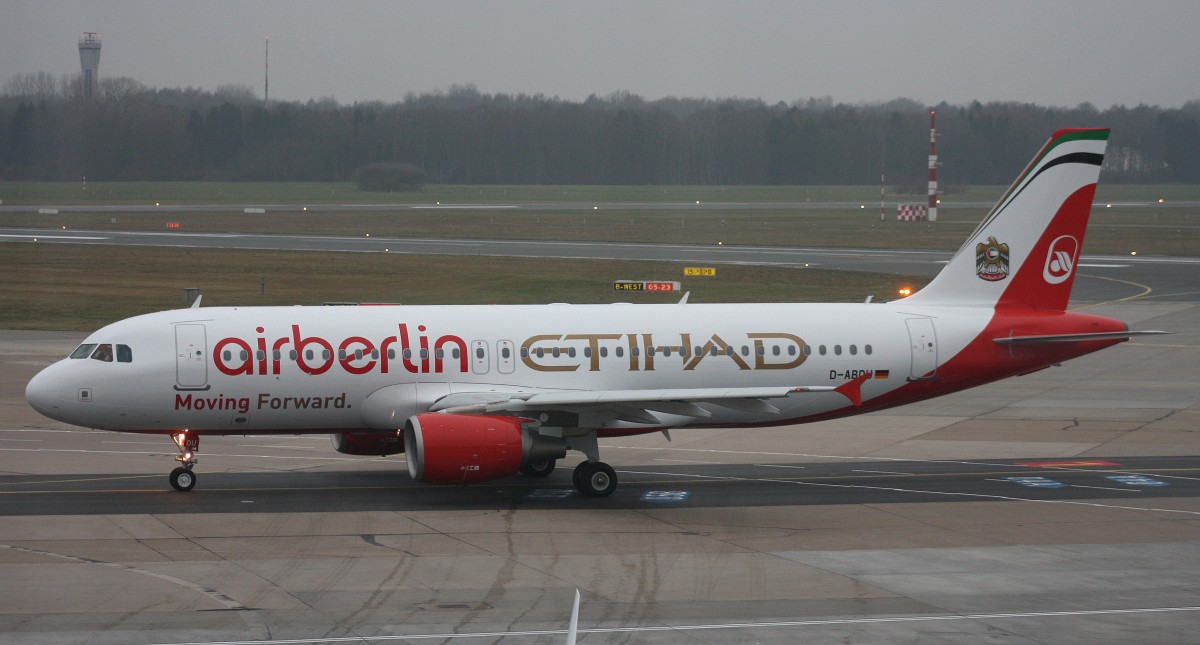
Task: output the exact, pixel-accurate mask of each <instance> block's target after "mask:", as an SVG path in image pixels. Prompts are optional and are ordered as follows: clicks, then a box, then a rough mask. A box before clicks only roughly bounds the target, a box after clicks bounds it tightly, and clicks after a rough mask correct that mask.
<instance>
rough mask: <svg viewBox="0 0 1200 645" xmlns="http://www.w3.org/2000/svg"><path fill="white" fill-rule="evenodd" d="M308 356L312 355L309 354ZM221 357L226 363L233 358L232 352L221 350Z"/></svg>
mask: <svg viewBox="0 0 1200 645" xmlns="http://www.w3.org/2000/svg"><path fill="white" fill-rule="evenodd" d="M309 358H312V357H311V356H310V357H309ZM221 359H222V360H224V361H225V362H226V363H228V362H229V361H231V360H233V352H231V351H229V350H228V349H227V350H225V351H223V352H221Z"/></svg>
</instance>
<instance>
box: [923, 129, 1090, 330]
mask: <svg viewBox="0 0 1200 645" xmlns="http://www.w3.org/2000/svg"><path fill="white" fill-rule="evenodd" d="M1107 144H1108V130H1107V129H1094V130H1093V129H1072V130H1059V131H1058V132H1055V133H1054V135H1053V136H1051V137H1050V140H1049V141H1047V142H1046V145H1045V146H1043V147H1042V149H1041V151H1040V152H1038V154H1037V155H1036V156H1035V157H1034V158H1033V161H1031V162H1030V163H1029V165H1028V166H1027V167H1026V168H1025V170H1024V172H1022V173H1021V175H1020V177H1018V178H1017V181H1016V182H1014V183H1013V185H1012V186H1011V187H1009V189H1008V191H1007V192H1005V193H1004V196H1003V197H1001V198H1000V201H999V202H997V203H996V205H995V206H994V207H992V210H991V211H990V212H989V213H988V214H987V217H985V218H984V219H983V221H982V222H980V224H979V226H978V227H977V228H976V229H975V232H974V233H972V234H971V236H970V237H969V238H967V241H966V243H965V244H963V246H962V248H960V249H959V250H958V252H957V253H955V254H954V257H952V258H951V259H950V262H949V264H947V265H946V267H945V268H943V269H942V271H941V272H940V273H938V275H937V277H935V278H934V279H933V281H932V282H930V283H929V284H928V285H927V286H926V287H925V288H924V289H922V290H920V291H919V292H917V293H915V294H913V295H912V296H910V297H909V298H908V300H909V301H912V302H914V303H919V304H945V305H972V306H988V307H1006V306H1013V307H1025V308H1033V309H1047V310H1057V311H1062V310H1064V309H1066V307H1067V301H1068V300H1069V299H1070V297H1071V286H1072V285H1073V284H1074V282H1075V268H1076V264H1077V262H1078V261H1079V254H1080V251H1081V250H1082V248H1083V236H1084V233H1085V231H1086V230H1087V223H1088V217H1089V215H1090V214H1091V209H1092V199H1093V197H1094V196H1095V193H1096V180H1097V178H1098V177H1099V175H1100V164H1101V163H1102V162H1103V161H1104V149H1105V146H1106V145H1107Z"/></svg>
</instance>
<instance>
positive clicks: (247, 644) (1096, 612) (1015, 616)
mask: <svg viewBox="0 0 1200 645" xmlns="http://www.w3.org/2000/svg"><path fill="white" fill-rule="evenodd" d="M584 611H585V613H586V608H585V610H584ZM1194 611H1200V607H1144V608H1142V607H1139V608H1132V609H1079V610H1075V611H1023V612H998V613H992V614H931V615H925V616H879V617H870V616H864V617H861V618H830V619H816V620H783V621H770V622H746V623H710V624H699V625H648V626H645V627H596V628H592V629H580V630H578V633H579V634H638V633H646V632H692V631H713V630H728V629H773V628H780V627H824V626H830V625H873V624H887V623H923V622H944V621H958V620H981V621H993V620H1019V619H1024V618H1072V617H1084V616H1119V615H1132V614H1166V613H1176V612H1194ZM566 633H567V630H566V629H531V630H521V631H509V632H496V631H492V632H459V633H441V634H396V635H388V636H383V635H376V636H343V637H335V638H330V637H324V638H289V639H279V640H245V641H189V642H174V643H156V644H154V645H287V644H293V645H302V644H307V643H373V642H384V641H415V640H459V639H464V638H465V639H472V638H490V639H496V638H505V637H517V636H554V635H565V634H566Z"/></svg>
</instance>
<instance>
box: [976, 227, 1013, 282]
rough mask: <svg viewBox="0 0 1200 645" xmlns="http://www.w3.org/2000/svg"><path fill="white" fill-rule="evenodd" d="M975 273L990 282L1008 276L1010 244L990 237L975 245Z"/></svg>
mask: <svg viewBox="0 0 1200 645" xmlns="http://www.w3.org/2000/svg"><path fill="white" fill-rule="evenodd" d="M975 273H976V274H977V275H978V276H979V277H980V278H983V279H984V280H987V281H988V282H996V281H997V280H1003V279H1005V278H1007V277H1008V245H1007V244H1003V243H1001V242H997V241H996V238H994V237H988V239H987V241H986V242H980V243H979V244H976V245H975Z"/></svg>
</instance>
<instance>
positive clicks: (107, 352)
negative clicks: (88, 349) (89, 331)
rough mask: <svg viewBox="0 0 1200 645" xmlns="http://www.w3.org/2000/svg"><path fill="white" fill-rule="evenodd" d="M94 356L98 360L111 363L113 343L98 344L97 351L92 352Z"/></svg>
mask: <svg viewBox="0 0 1200 645" xmlns="http://www.w3.org/2000/svg"><path fill="white" fill-rule="evenodd" d="M92 358H93V359H95V360H98V361H104V362H105V363H111V362H112V359H113V353H112V345H109V344H108V343H105V344H103V345H97V346H96V351H94V352H92Z"/></svg>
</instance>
